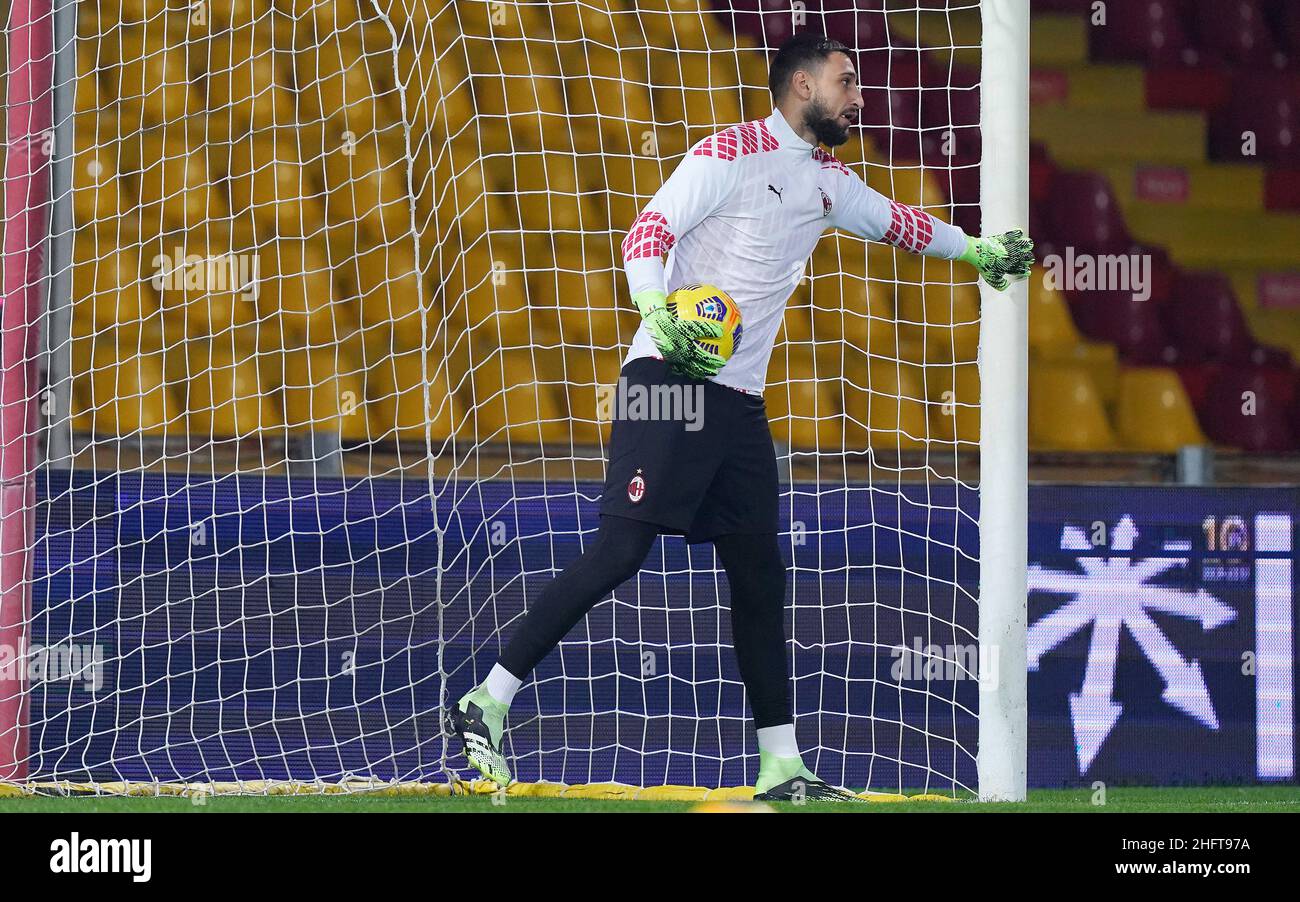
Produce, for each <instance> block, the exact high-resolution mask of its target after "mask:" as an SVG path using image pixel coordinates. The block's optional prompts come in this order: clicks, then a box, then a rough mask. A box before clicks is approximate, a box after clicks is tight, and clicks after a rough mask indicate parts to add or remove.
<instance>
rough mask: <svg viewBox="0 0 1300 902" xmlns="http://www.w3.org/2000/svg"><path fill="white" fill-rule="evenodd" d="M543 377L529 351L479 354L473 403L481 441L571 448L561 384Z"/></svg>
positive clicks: (472, 382) (472, 377)
mask: <svg viewBox="0 0 1300 902" xmlns="http://www.w3.org/2000/svg"><path fill="white" fill-rule="evenodd" d="M545 378H546V377H545V375H544V373H543V372H540V371H539V366H538V364H537V361H536V358H535V355H534V353H533V351H532V350H531V349H523V348H520V349H513V350H503V351H498V352H496V353H493V354H490V355H488V356H486V357H484V356H476V357H475V358H474V365H473V369H472V371H471V375H470V382H469V384H470V390H471V396H470V399H469V400H470V402H471V404H470V418H471V420H472V421H473V424H474V435H475V436H476V437H477V438H478V440H479V441H480V442H484V441H496V442H505V441H510V442H521V443H523V444H527V445H537V444H551V443H556V444H558V445H565V444H568V442H569V441H570V430H569V422H568V413H567V411H566V410H565V408H564V405H563V404H562V403H561V398H560V394H559V388H558V386H556V385H554V384H552V383H550V382H547V381H543V380H544V379H545Z"/></svg>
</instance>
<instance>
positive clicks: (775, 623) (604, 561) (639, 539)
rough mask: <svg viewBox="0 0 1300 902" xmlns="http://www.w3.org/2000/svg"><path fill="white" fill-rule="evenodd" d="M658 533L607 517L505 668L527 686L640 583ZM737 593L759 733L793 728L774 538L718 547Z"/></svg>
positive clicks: (744, 664) (534, 611) (738, 625)
mask: <svg viewBox="0 0 1300 902" xmlns="http://www.w3.org/2000/svg"><path fill="white" fill-rule="evenodd" d="M658 535H659V527H658V526H656V525H655V524H652V523H643V522H641V521H640V520H631V519H628V518H626V517H613V516H603V517H601V518H600V529H599V530H598V531H597V533H596V539H595V541H594V542H593V543H592V544H591V545H590V546H589V547H588V548H587V550H586V551H584V552H583V553H582V556H581V557H579V558H578V559H577V560H576V561H574V562H573V563H572V564H570V565H569V566H568V567H566V568H564V570H563V571H562V572H561V573H560V575H559V576H557V577H556V578H555V579H553V580H552V581H551V582H550V583H548V584H547V585H546V586H545V587H544V588H543V589H542V591H541V592H540V593H539V594H538V596H537V598H536V599H535V600H534V601H533V604H532V606H531V607H530V608H529V610H528V614H527V615H526V616H525V617H524V619H523V620H522V621H521V622H520V624H519V626H518V627H517V628H516V629H515V632H514V635H513V636H511V637H510V641H509V642H508V643H507V644H506V647H505V651H503V652H502V654H501V660H500V663H501V666H502V667H504V668H505V669H506V670H508V671H510V672H511V673H512V674H514V675H515V676H516V677H519V678H520V679H523V678H524V677H526V676H527V675H528V674H529V673H531V672H532V670H533V668H535V667H536V666H537V665H538V663H539V662H540V661H541V660H542V658H544V657H546V655H547V654H549V653H550V651H551V649H553V648H554V647H555V646H556V645H557V644H559V642H560V640H561V639H563V638H564V637H565V636H566V635H567V634H568V632H569V630H571V629H573V627H574V626H576V625H577V623H578V621H579V620H581V619H582V618H583V617H585V616H586V615H587V612H588V611H590V610H591V609H592V608H593V607H595V605H596V603H597V602H599V601H600V600H601V599H603V598H604V597H605V596H606V595H608V594H609V593H610V592H612V591H614V590H615V589H616V588H618V587H619V586H621V585H622V584H623V583H625V582H627V581H628V580H629V579H631V578H632V577H634V576H636V574H637V572H638V571H639V570H640V569H641V565H642V564H643V563H645V558H646V555H647V554H649V553H650V546H651V545H653V544H654V540H655V538H656V536H658ZM713 547H714V548H715V549H716V550H717V552H718V558H719V559H720V560H721V561H722V568H723V569H724V570H725V571H726V573H727V582H728V583H729V584H730V586H731V632H732V638H733V641H734V642H735V646H736V661H737V663H738V664H739V665H740V677H741V679H742V680H744V682H745V689H746V691H747V692H748V694H749V703H750V706H751V707H752V708H753V711H754V725H755V727H757V728H760V729H761V728H763V727H773V726H777V725H779V724H786V723H791V722H792V720H793V718H792V717H791V713H790V676H789V670H788V667H787V664H786V656H785V610H784V607H785V579H786V576H785V561H784V560H783V559H782V557H781V549H780V546H778V545H777V541H776V535H775V533H768V534H766V535H727V536H719V537H717V538H716V539H714V540H713Z"/></svg>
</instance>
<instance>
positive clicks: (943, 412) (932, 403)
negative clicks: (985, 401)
mask: <svg viewBox="0 0 1300 902" xmlns="http://www.w3.org/2000/svg"><path fill="white" fill-rule="evenodd" d="M925 378H926V394H927V400H928V401H929V405H928V406H929V408H930V435H931V436H933V437H935V438H937V439H939V440H940V441H944V442H957V443H958V444H960V445H975V446H978V445H979V440H980V408H979V402H980V374H979V367H978V365H976V363H975V361H974V360H973V359H972V360H971V361H970V362H969V363H961V364H957V365H954V366H933V365H931V366H928V367H926V371H925ZM962 450H973V449H972V448H963V449H962Z"/></svg>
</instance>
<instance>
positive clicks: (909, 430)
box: [843, 354, 929, 450]
mask: <svg viewBox="0 0 1300 902" xmlns="http://www.w3.org/2000/svg"><path fill="white" fill-rule="evenodd" d="M843 398H844V403H843V406H844V442H845V445H846V447H848V448H850V449H854V450H861V449H865V448H868V447H869V448H880V449H910V448H922V447H924V446H925V441H926V439H927V437H928V436H929V426H928V424H927V417H926V401H925V377H924V373H923V370H922V367H920V366H918V365H916V364H913V363H908V362H905V361H901V360H890V359H888V358H882V357H874V356H873V357H866V356H865V355H861V354H854V355H848V354H846V359H845V373H844V383H843Z"/></svg>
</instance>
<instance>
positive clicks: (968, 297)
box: [898, 280, 1037, 363]
mask: <svg viewBox="0 0 1300 902" xmlns="http://www.w3.org/2000/svg"><path fill="white" fill-rule="evenodd" d="M1035 281H1037V280H1035ZM979 323H980V296H979V289H978V288H977V287H976V286H975V285H974V284H973V283H959V284H955V285H954V284H951V283H949V284H945V283H943V282H927V283H924V284H921V285H911V284H902V285H899V286H898V339H899V342H900V343H901V344H912V345H916V346H918V347H919V348H920V349H921V354H922V355H923V360H924V362H929V363H967V362H970V361H973V360H974V359H975V356H976V354H977V353H978V351H979V339H980V326H979Z"/></svg>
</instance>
